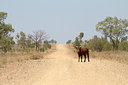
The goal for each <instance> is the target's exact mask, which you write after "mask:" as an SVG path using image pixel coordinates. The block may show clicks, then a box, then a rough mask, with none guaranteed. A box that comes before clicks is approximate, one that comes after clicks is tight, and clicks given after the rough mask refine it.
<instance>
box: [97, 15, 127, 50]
mask: <svg viewBox="0 0 128 85" xmlns="http://www.w3.org/2000/svg"><path fill="white" fill-rule="evenodd" d="M127 27H128V20H126V19H118V18H117V17H114V18H112V17H107V18H106V19H105V20H103V21H101V22H98V24H97V25H96V30H97V31H100V32H101V33H102V34H103V35H104V36H105V37H108V38H109V39H110V41H111V42H112V43H113V48H115V49H116V50H118V45H119V43H120V41H121V39H122V38H123V37H125V36H127V34H128V28H127Z"/></svg>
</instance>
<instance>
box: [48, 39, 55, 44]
mask: <svg viewBox="0 0 128 85" xmlns="http://www.w3.org/2000/svg"><path fill="white" fill-rule="evenodd" d="M49 43H51V44H56V43H57V41H56V40H54V39H51V40H50V41H49Z"/></svg>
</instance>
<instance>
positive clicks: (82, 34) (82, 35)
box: [79, 32, 84, 43]
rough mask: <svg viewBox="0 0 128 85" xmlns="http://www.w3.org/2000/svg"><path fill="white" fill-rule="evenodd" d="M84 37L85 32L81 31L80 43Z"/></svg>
mask: <svg viewBox="0 0 128 85" xmlns="http://www.w3.org/2000/svg"><path fill="white" fill-rule="evenodd" d="M83 37H84V33H83V32H81V33H80V35H79V38H80V43H82V38H83Z"/></svg>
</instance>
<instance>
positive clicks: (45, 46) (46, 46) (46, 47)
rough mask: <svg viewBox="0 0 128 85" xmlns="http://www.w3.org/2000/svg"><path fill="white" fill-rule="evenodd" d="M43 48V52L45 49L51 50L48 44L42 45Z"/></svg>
mask: <svg viewBox="0 0 128 85" xmlns="http://www.w3.org/2000/svg"><path fill="white" fill-rule="evenodd" d="M43 47H44V49H45V50H47V49H50V48H51V45H50V44H44V45H43Z"/></svg>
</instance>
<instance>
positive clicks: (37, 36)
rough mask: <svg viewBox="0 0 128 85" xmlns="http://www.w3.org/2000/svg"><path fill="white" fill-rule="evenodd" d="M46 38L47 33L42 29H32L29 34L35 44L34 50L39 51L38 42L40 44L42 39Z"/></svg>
mask: <svg viewBox="0 0 128 85" xmlns="http://www.w3.org/2000/svg"><path fill="white" fill-rule="evenodd" d="M46 38H47V35H46V33H45V32H44V31H42V30H37V31H33V34H32V35H31V39H32V41H33V42H34V44H35V48H36V51H39V47H40V44H42V41H43V40H45V39H46Z"/></svg>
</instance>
